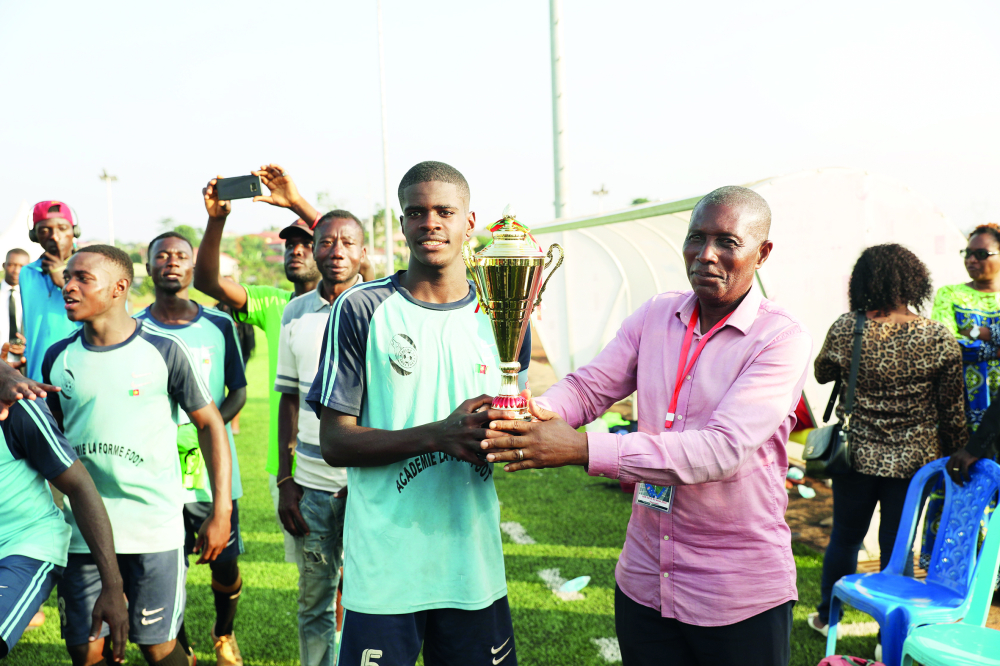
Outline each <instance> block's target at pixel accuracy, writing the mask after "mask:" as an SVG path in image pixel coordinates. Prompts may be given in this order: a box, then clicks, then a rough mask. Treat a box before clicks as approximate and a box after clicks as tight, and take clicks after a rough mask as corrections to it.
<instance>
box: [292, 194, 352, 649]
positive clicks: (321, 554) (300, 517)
mask: <svg viewBox="0 0 1000 666" xmlns="http://www.w3.org/2000/svg"><path fill="white" fill-rule="evenodd" d="M314 234H315V235H314V240H313V256H315V257H316V266H317V268H319V272H320V275H321V276H322V279H321V280H320V283H319V286H317V287H316V289H313V290H311V291H309V292H308V293H306V294H303V295H301V296H298V297H296V298H293V299H292V300H291V302H289V304H288V306H287V307H286V308H285V312H284V315H283V317H282V320H281V341H280V344H279V347H278V373H277V379H276V381H275V384H274V390H275V391H278V392H279V393H281V403H280V406H279V409H278V436H279V441H280V442H281V444H283V446H280V447H279V448H278V454H279V455H278V492H279V498H278V516H279V517H280V518H281V522H282V524H283V525H284V527H285V529H286V530H287V531H288V533H289V534H291V535H292V536H293V537H295V559H296V563H297V564H298V566H299V656H300V657H301V661H302V664H303V666H327V665H332V664H333V663H334V660H335V655H336V653H335V650H334V644H335V619H334V596H335V595H336V593H337V584H338V583H339V581H340V566H341V564H342V562H343V545H342V544H343V531H344V507H345V503H346V497H347V470H346V469H344V468H343V467H331V466H329V465H327V464H326V462H324V460H323V454H322V452H321V451H320V448H319V418H318V417H317V416H316V414H315V413H314V412H313V411H312V409H310V408H309V405H308V404H306V395H307V394H308V393H309V389H310V388H311V387H312V383H313V379H314V378H315V376H316V368H317V367H318V366H319V360H320V356H321V352H322V348H323V334H324V333H325V332H326V328H327V324H328V322H329V319H330V311H331V309H332V307H331V306H332V304H333V302H334V301H335V300H336V299H337V297H338V296H340V294H342V293H343V292H344V291H346V290H347V289H349V288H350V287H353V286H354V285H355V284H358V283H359V282H361V276H360V275H359V274H358V269H359V268H360V267H361V260H362V259H363V258H364V256H365V254H366V253H365V247H364V238H365V235H364V230H363V229H362V227H361V223H360V222H359V221H358V218H356V217H355V216H354V215H352V214H351V213H349V212H347V211H346V210H334V211H331V212H329V213H327V214H326V215H324V216H323V217H322V218H320V220H319V222H318V223H317V224H316V228H315V230H314ZM292 451H295V453H296V455H295V457H296V463H297V464H296V466H295V471H294V473H293V472H292Z"/></svg>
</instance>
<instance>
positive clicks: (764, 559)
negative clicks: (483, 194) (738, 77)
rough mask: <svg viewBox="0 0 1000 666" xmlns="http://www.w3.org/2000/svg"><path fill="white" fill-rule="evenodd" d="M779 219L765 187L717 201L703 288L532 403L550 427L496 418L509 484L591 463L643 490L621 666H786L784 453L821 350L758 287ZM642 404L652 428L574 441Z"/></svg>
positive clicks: (701, 271) (705, 206) (688, 257)
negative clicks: (543, 470) (608, 414)
mask: <svg viewBox="0 0 1000 666" xmlns="http://www.w3.org/2000/svg"><path fill="white" fill-rule="evenodd" d="M770 223H771V212H770V209H769V208H768V205H767V202H766V201H764V199H763V198H762V197H761V196H760V195H759V194H757V193H756V192H754V191H752V190H749V189H746V188H743V187H723V188H720V189H718V190H715V191H714V192H712V193H711V194H709V195H708V196H706V197H705V198H704V199H702V200H701V201H700V202H699V203H698V205H697V206H696V207H695V209H694V211H693V212H692V213H691V223H690V225H689V227H688V233H687V237H686V238H685V241H684V262H685V265H686V267H687V272H688V279H689V280H690V282H691V287H692V289H693V291H688V292H667V293H663V294H659V295H658V296H655V297H653V298H652V299H650V300H649V301H647V302H646V303H644V304H643V305H642V306H641V307H640V308H639V309H638V310H637V311H636V312H634V313H633V314H632V315H630V316H629V317H628V318H627V319H626V320H625V321H624V322H623V323H622V327H621V330H619V331H618V334H617V336H616V337H615V339H614V340H613V341H612V342H611V343H610V344H609V345H608V346H607V347H606V348H605V349H604V350H603V351H602V352H601V353H600V354H598V356H597V357H596V358H595V359H594V360H593V361H592V362H591V363H590V364H588V365H587V366H585V367H583V368H580V369H579V370H577V371H576V372H573V373H571V374H569V375H567V376H566V377H565V378H564V379H563V380H562V381H560V382H559V383H557V384H555V385H554V386H553V387H552V388H550V389H549V390H548V391H546V393H545V395H544V396H543V397H541V398H539V399H538V400H532V401H531V409H532V413H533V414H534V415H535V418H536V421H534V422H531V423H525V422H523V421H504V420H500V419H502V415H501V413H499V412H496V413H494V414H491V418H494V419H497V420H494V421H493V422H492V423H491V428H493V430H491V431H488V433H487V434H488V440H487V441H486V442H483V448H484V449H487V450H488V459H489V460H490V461H495V462H502V463H505V465H504V471H508V472H512V471H517V470H520V469H532V468H540V467H559V466H562V465H583V466H584V467H585V468H586V469H587V471H588V473H589V474H591V475H592V476H603V477H606V478H609V479H620V480H623V481H627V482H632V483H637V484H638V485H637V488H636V496H635V499H634V500H633V505H632V518H631V520H630V521H629V525H628V534H627V536H626V539H625V546H624V548H623V549H622V554H621V557H620V558H619V560H618V566H617V568H616V571H615V579H616V581H617V589H616V590H615V625H616V629H617V633H618V642H619V644H620V646H621V652H622V663H623V666H638V665H645V664H657V665H659V664H671V666H682V665H686V664H692V665H695V664H697V665H700V666H724V665H726V664H740V665H755V664H760V665H761V666H764V665H766V666H776V665H779V664H787V663H788V661H789V658H790V645H789V640H790V633H791V625H792V606H793V605H794V604H795V600H796V599H797V598H798V594H797V591H796V588H795V562H794V560H793V558H792V549H791V533H790V531H789V529H788V526H787V525H786V524H785V521H784V514H785V508H786V506H787V504H788V497H787V495H786V493H785V486H784V480H785V472H786V471H787V469H788V457H787V453H786V450H785V443H786V442H787V441H788V433H789V432H790V431H791V429H792V427H793V426H794V424H795V416H794V412H795V406H796V404H797V402H798V400H799V396H800V395H801V393H802V385H803V383H804V382H805V377H806V369H807V366H808V363H809V356H810V352H811V348H812V342H811V340H810V338H809V335H808V334H807V333H806V331H805V329H804V328H803V326H802V324H801V323H800V322H799V321H798V320H797V319H795V318H794V317H793V316H792V315H791V314H789V313H788V312H787V311H785V310H784V309H783V308H780V307H778V306H777V305H776V304H774V303H772V302H771V301H768V300H767V299H765V298H763V296H762V295H761V293H760V290H759V288H758V287H757V286H756V285H755V284H754V272H755V270H756V269H758V268H760V267H761V266H762V265H763V264H764V262H765V261H766V260H767V258H768V255H769V254H770V252H771V247H772V243H771V241H769V240H768V232H769V228H770ZM681 366H683V367H681ZM633 391H637V392H638V402H639V431H638V432H636V433H632V434H624V435H617V434H599V433H581V432H577V431H576V430H575V428H577V427H579V426H581V425H583V424H585V423H589V422H591V421H593V420H595V419H597V418H598V417H599V416H600V415H601V414H603V413H604V412H605V410H607V409H608V408H609V407H610V406H611V405H612V404H614V403H615V402H617V401H619V400H621V399H623V398H625V397H627V396H628V395H630V394H631V393H632V392H633ZM503 431H507V432H503ZM512 435H513V436H512Z"/></svg>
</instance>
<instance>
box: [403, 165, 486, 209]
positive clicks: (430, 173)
mask: <svg viewBox="0 0 1000 666" xmlns="http://www.w3.org/2000/svg"><path fill="white" fill-rule="evenodd" d="M435 180H436V181H438V182H440V183H451V184H452V185H454V186H455V187H457V188H458V194H459V196H461V197H462V199H463V200H465V205H466V206H468V205H469V199H470V197H471V193H470V192H469V181H467V180H466V179H465V176H463V175H462V173H461V172H460V171H459V170H458V169H456V168H455V167H453V166H451V165H449V164H445V163H444V162H421V163H420V164H417V165H414V166H413V167H411V168H410V170H409V171H407V172H406V175H404V176H403V180H401V181H399V190H398V191H397V192H396V195H397V196H398V197H399V205H400V206H402V205H403V190H405V189H406V188H408V187H409V186H410V185H416V184H418V183H429V182H431V181H435Z"/></svg>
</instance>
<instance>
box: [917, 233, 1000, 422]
mask: <svg viewBox="0 0 1000 666" xmlns="http://www.w3.org/2000/svg"><path fill="white" fill-rule="evenodd" d="M962 254H963V256H964V257H965V270H966V271H968V273H969V277H970V278H971V280H970V281H969V282H965V283H963V284H953V285H948V286H946V287H941V288H940V289H938V292H937V294H936V295H935V297H934V309H933V311H932V313H931V319H934V320H936V321H939V322H941V323H942V324H944V325H945V326H946V327H948V330H950V331H951V333H952V335H954V336H955V337H956V338H957V339H958V343H959V344H960V345H961V346H962V366H963V367H962V370H963V375H964V376H965V417H966V425H967V426H968V428H969V432H974V431H975V430H976V428H978V427H979V423H980V422H981V421H982V419H983V414H984V413H986V409H987V407H989V406H990V402H992V401H993V399H994V398H996V395H997V389H998V388H1000V358H998V354H997V352H998V351H1000V226H997V225H996V224H983V225H980V226H978V227H976V228H975V229H974V230H973V232H972V233H971V234H970V235H969V245H968V247H967V248H966V249H965V250H963V252H962Z"/></svg>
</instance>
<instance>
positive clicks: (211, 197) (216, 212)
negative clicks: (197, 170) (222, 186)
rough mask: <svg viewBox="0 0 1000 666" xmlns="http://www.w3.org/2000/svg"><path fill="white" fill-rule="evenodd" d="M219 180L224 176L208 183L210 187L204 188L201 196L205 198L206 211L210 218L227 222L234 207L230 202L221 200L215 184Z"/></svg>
mask: <svg viewBox="0 0 1000 666" xmlns="http://www.w3.org/2000/svg"><path fill="white" fill-rule="evenodd" d="M219 178H222V176H216V177H215V178H213V179H212V180H210V181H208V185H206V186H205V187H203V188H202V190H201V195H202V196H203V197H204V198H205V210H206V211H208V216H209V217H211V218H215V219H217V220H225V219H226V217H227V216H228V215H229V213H231V212H232V210H233V207H232V204H231V203H230V202H229V201H220V200H219V194H218V192H216V191H215V183H216V182H217V181H218V179H219Z"/></svg>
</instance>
